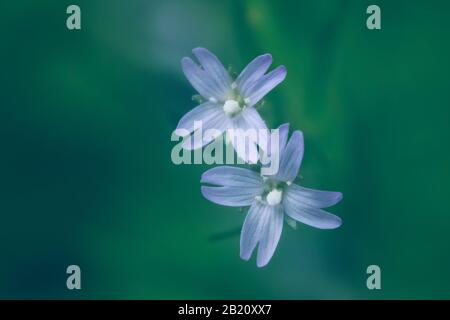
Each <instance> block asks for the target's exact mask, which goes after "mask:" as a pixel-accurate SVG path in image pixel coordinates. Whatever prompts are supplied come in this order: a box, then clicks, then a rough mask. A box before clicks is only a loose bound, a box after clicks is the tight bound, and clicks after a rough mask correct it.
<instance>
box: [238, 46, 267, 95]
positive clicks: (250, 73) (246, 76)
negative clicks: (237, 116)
mask: <svg viewBox="0 0 450 320" xmlns="http://www.w3.org/2000/svg"><path fill="white" fill-rule="evenodd" d="M271 64H272V56H271V55H270V54H263V55H261V56H258V57H256V58H255V59H253V61H252V62H250V63H249V64H248V65H247V66H246V67H245V69H244V70H242V72H241V74H240V75H239V77H238V78H237V79H236V84H237V85H238V87H239V90H240V91H241V92H245V91H246V90H247V89H248V88H249V87H250V86H252V85H253V83H254V82H255V81H256V80H258V79H259V78H261V77H262V76H263V75H264V74H265V73H266V72H267V70H268V69H269V67H270V65H271Z"/></svg>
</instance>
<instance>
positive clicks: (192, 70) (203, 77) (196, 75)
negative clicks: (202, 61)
mask: <svg viewBox="0 0 450 320" xmlns="http://www.w3.org/2000/svg"><path fill="white" fill-rule="evenodd" d="M181 67H182V69H183V73H184V75H185V76H186V78H187V79H188V80H189V82H190V83H191V85H192V86H193V87H194V89H195V90H197V92H198V93H199V94H200V95H201V96H203V97H204V98H206V99H210V98H215V99H219V98H222V97H223V92H222V90H221V89H220V88H219V87H217V85H216V84H215V82H214V80H213V79H212V78H211V75H209V74H208V73H207V72H206V71H205V70H203V69H201V68H200V67H199V66H198V65H197V64H196V63H195V62H194V61H192V59H191V58H187V57H185V58H183V59H181Z"/></svg>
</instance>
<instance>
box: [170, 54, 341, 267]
mask: <svg viewBox="0 0 450 320" xmlns="http://www.w3.org/2000/svg"><path fill="white" fill-rule="evenodd" d="M193 54H194V55H195V57H196V58H197V60H198V63H199V64H197V63H196V62H194V61H193V60H192V59H191V58H187V57H185V58H183V59H182V60H181V65H182V68H183V72H184V74H185V76H186V78H187V79H188V80H189V82H190V83H191V85H192V86H193V87H194V88H195V90H196V91H197V92H198V93H199V95H200V96H201V97H202V100H203V102H202V103H201V104H200V105H199V106H197V107H196V108H194V109H193V110H191V111H190V112H188V113H187V114H186V115H184V116H183V117H182V118H181V120H180V121H179V123H178V126H177V129H183V130H182V131H183V132H184V133H187V134H186V135H185V138H187V139H186V143H184V144H183V148H185V149H188V150H192V149H198V148H201V147H203V146H206V145H207V144H209V143H211V142H212V141H213V140H214V139H215V138H217V135H216V136H208V137H204V138H202V139H200V141H199V142H198V141H197V142H194V143H192V141H191V139H189V137H190V136H192V135H194V134H195V130H196V128H195V127H194V123H196V122H201V123H202V125H203V128H206V129H215V130H216V132H218V133H219V134H223V133H225V132H226V131H227V130H236V129H238V130H248V129H254V130H268V128H267V126H266V124H265V122H264V121H263V120H262V118H261V116H260V115H259V113H258V111H257V110H256V108H255V106H256V105H257V104H258V103H259V102H260V101H261V99H262V98H263V97H264V96H265V95H266V94H267V93H268V92H270V91H271V90H272V89H273V88H275V87H276V86H277V85H278V84H279V83H281V82H282V81H283V80H284V78H285V77H286V68H285V67H284V66H279V67H277V68H276V69H274V70H272V71H271V72H268V73H267V71H268V69H269V67H270V65H271V64H272V57H271V55H270V54H264V55H261V56H258V57H257V58H255V59H254V60H253V61H252V62H250V63H249V64H248V65H247V66H246V67H245V69H244V70H243V71H242V72H241V73H240V74H239V76H238V77H237V78H236V79H232V77H231V76H230V74H229V72H228V71H227V70H226V69H225V68H224V66H223V65H222V63H221V62H220V61H219V59H218V58H217V57H216V56H215V55H214V54H212V53H211V52H209V51H208V50H207V49H204V48H196V49H194V50H193ZM179 131H180V130H179ZM288 134H289V125H288V124H283V125H281V126H280V127H279V128H278V142H279V143H278V148H272V150H271V149H270V147H268V146H267V145H268V144H267V141H266V143H261V141H260V140H257V139H251V138H250V140H249V141H247V142H248V143H247V144H244V145H240V144H238V143H236V140H234V139H232V140H231V143H232V144H233V147H234V149H235V151H236V153H237V155H238V156H239V157H240V158H241V159H246V160H248V162H255V160H256V161H257V160H258V159H259V154H263V153H266V154H267V153H270V152H277V156H278V157H279V168H278V171H277V172H276V173H274V174H271V175H265V174H263V173H261V172H256V171H253V170H250V169H246V168H241V167H233V166H219V167H215V168H212V169H210V170H207V171H206V172H204V173H203V175H202V177H201V183H203V184H204V185H203V186H202V187H201V192H202V194H203V196H204V197H205V198H206V199H208V200H210V201H212V202H214V203H217V204H219V205H223V206H231V207H248V206H249V207H250V209H249V210H248V213H247V216H246V218H245V221H244V224H243V227H242V231H241V238H240V256H241V258H242V259H244V260H248V259H250V257H251V255H252V252H253V251H254V250H255V248H256V247H258V250H257V251H258V252H257V266H258V267H263V266H265V265H266V264H267V263H268V262H269V261H270V259H271V258H272V256H273V254H274V252H275V249H276V247H277V244H278V241H279V239H280V236H281V232H282V229H283V223H284V220H286V221H287V222H288V223H289V224H290V225H295V223H296V222H297V221H298V222H302V223H304V224H307V225H310V226H313V227H316V228H320V229H334V228H337V227H339V226H340V225H341V223H342V221H341V219H340V218H339V217H337V216H335V215H333V214H330V213H328V212H326V211H324V210H322V209H323V208H327V207H330V206H332V205H334V204H336V203H338V202H339V201H340V200H341V199H342V194H341V193H340V192H332V191H320V190H314V189H308V188H304V187H301V186H299V185H298V184H295V183H294V181H295V179H296V178H297V175H298V172H299V169H300V165H301V161H302V158H303V151H304V145H303V134H302V132H301V131H294V132H293V134H292V136H291V138H290V139H288ZM194 141H195V140H194ZM258 147H259V149H260V153H258ZM275 149H276V150H275ZM261 151H262V152H261Z"/></svg>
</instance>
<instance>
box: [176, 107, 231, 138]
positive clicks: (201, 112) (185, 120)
mask: <svg viewBox="0 0 450 320" xmlns="http://www.w3.org/2000/svg"><path fill="white" fill-rule="evenodd" d="M219 114H223V110H222V108H221V107H220V106H218V105H217V104H215V103H212V102H204V103H202V104H201V105H199V106H197V107H195V108H194V109H192V110H191V111H189V112H188V113H186V114H185V115H184V116H183V117H182V118H181V119H180V121H179V122H178V125H177V129H185V130H187V131H188V132H189V133H191V132H192V131H194V122H196V121H202V122H206V121H208V120H210V119H211V118H213V117H214V116H217V115H219Z"/></svg>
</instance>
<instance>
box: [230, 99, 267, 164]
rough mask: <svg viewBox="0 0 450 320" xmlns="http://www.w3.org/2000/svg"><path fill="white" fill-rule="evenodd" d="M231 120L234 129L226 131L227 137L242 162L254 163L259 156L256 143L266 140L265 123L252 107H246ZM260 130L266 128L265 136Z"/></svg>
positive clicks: (263, 142)
mask: <svg viewBox="0 0 450 320" xmlns="http://www.w3.org/2000/svg"><path fill="white" fill-rule="evenodd" d="M232 122H233V129H234V130H233V131H232V132H228V139H229V141H230V142H231V144H232V145H233V148H234V150H235V151H236V153H237V155H238V156H239V158H241V159H242V160H243V161H244V162H246V163H247V162H248V163H252V164H256V163H257V162H258V158H259V153H258V148H257V144H260V145H265V144H266V142H265V141H267V131H268V129H267V126H266V124H265V123H264V121H263V120H262V119H261V117H260V116H259V114H258V112H257V111H256V109H255V108H253V107H249V108H246V109H245V110H244V111H242V113H241V114H239V115H237V116H235V117H234V118H233V119H232ZM260 130H267V131H266V132H265V135H266V137H264V134H260ZM260 138H261V140H260Z"/></svg>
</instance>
